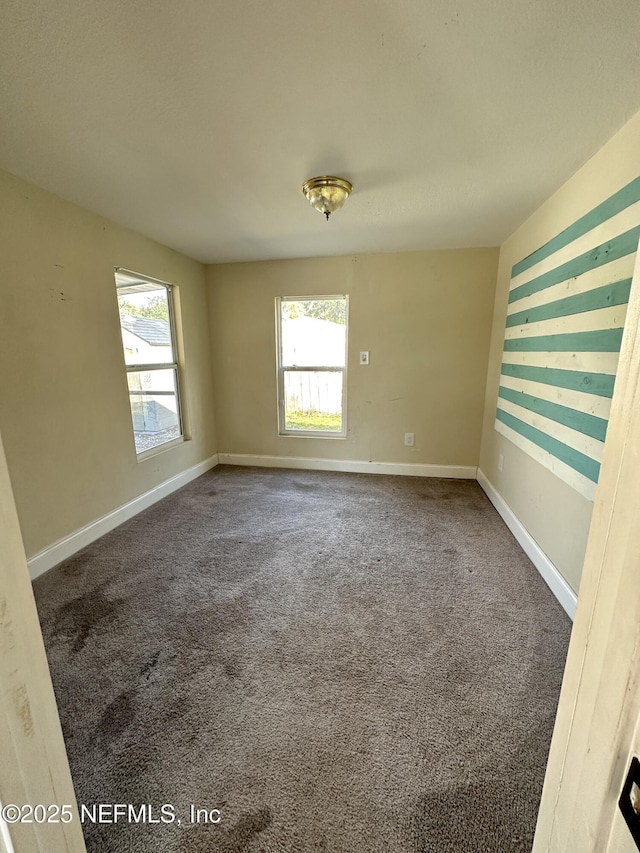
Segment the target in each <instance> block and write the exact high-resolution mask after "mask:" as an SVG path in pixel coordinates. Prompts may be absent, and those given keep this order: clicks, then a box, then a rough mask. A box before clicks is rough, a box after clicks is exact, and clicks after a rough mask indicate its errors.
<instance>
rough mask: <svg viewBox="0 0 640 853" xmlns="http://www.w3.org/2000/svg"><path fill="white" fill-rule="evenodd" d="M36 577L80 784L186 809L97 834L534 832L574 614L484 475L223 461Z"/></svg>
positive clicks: (330, 836) (137, 843)
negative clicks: (518, 537) (501, 510)
mask: <svg viewBox="0 0 640 853" xmlns="http://www.w3.org/2000/svg"><path fill="white" fill-rule="evenodd" d="M35 592H36V598H37V603H38V609H39V613H40V619H41V623H42V628H43V634H44V638H45V644H46V648H47V653H48V657H49V662H50V666H51V672H52V677H53V681H54V686H55V690H56V695H57V699H58V704H59V707H60V714H61V719H62V725H63V730H64V734H65V740H66V744H67V750H68V754H69V760H70V763H71V768H72V773H73V778H74V782H75V787H76V793H77V797H78V800H79V802H81V803H84V804H88V805H89V806H91V805H92V804H95V803H124V804H127V803H131V804H135V805H136V806H139V805H140V804H149V805H150V806H151V817H152V818H153V819H154V820H156V819H158V818H159V816H160V807H161V806H162V805H163V804H167V805H170V806H172V807H173V809H174V811H173V812H172V811H171V810H167V812H166V813H165V817H166V818H167V819H170V816H171V814H175V818H176V819H175V820H174V821H173V822H172V823H157V824H156V823H151V824H150V823H144V824H143V823H139V824H136V823H129V822H127V821H126V819H125V820H123V819H122V818H121V819H120V820H119V821H118V823H117V824H111V823H106V824H97V823H96V824H93V823H92V822H91V821H90V820H87V821H85V824H84V831H85V837H86V839H87V847H88V849H89V851H109V853H120V851H136V853H138V851H139V853H147V851H149V853H151V851H154V853H156V851H159V852H160V853H186V851H188V853H217V851H220V853H241V851H247V853H258V852H259V851H260V853H310V852H311V851H328V853H383V851H392V853H529V851H530V849H531V844H532V839H533V832H534V827H535V818H536V813H537V809H538V803H539V798H540V793H541V788H542V780H543V776H544V769H545V764H546V760H547V753H548V748H549V743H550V739H551V732H552V727H553V720H554V715H555V710H556V703H557V699H558V695H559V690H560V683H561V679H562V672H563V667H564V661H565V656H566V650H567V645H568V639H569V632H570V627H571V625H570V622H569V620H568V618H567V617H566V616H565V614H564V612H563V611H562V609H561V608H560V606H559V605H558V604H557V602H556V601H555V599H554V598H553V596H552V594H551V593H550V591H549V590H548V589H547V587H546V586H545V584H544V582H543V581H542V579H541V578H540V576H539V575H538V573H537V572H536V570H535V569H534V567H533V566H532V565H531V563H530V562H529V560H528V559H527V557H526V556H525V555H524V554H523V552H522V551H521V549H520V547H519V546H518V545H517V543H516V542H515V541H514V539H513V538H512V536H511V534H510V533H509V532H508V530H507V529H506V527H505V526H504V524H503V522H502V520H501V519H500V518H499V516H498V515H497V513H496V512H495V510H494V509H493V507H492V506H491V504H490V503H489V501H488V500H487V498H486V497H485V495H484V493H483V492H482V491H481V490H480V488H479V486H478V485H477V483H475V482H472V481H459V480H458V481H456V480H434V479H422V478H409V477H406V478H405V477H383V476H369V475H357V474H338V473H324V472H302V471H283V470H279V471H275V470H267V469H250V468H231V467H219V468H217V469H215V470H214V471H212V472H210V473H208V474H205V475H204V476H202V477H200V478H199V479H197V480H195V481H194V482H193V483H191V484H190V485H188V486H187V487H185V488H184V489H182V490H181V491H179V492H176V493H174V494H173V495H171V496H170V497H168V498H166V499H165V500H163V501H161V502H160V503H158V504H156V505H155V506H153V507H151V508H150V509H148V510H147V511H146V512H144V513H142V514H141V515H139V516H137V517H136V518H134V519H132V520H131V521H129V522H128V523H126V524H124V525H122V526H121V527H119V528H118V529H117V530H114V531H113V532H112V533H110V534H108V535H107V536H105V537H103V538H102V539H101V540H99V541H97V542H95V543H94V544H92V545H90V546H89V547H87V548H85V549H84V550H83V551H81V552H80V553H78V554H77V555H75V556H74V557H73V558H71V559H69V560H67V561H66V562H65V563H63V564H61V565H60V566H58V567H57V568H55V569H53V570H52V571H51V572H49V573H48V574H46V575H44V576H43V577H41V578H40V579H38V580H37V581H36V582H35ZM191 804H193V805H194V806H195V807H196V808H199V809H206V810H208V811H211V810H213V809H218V810H219V812H220V821H219V823H216V824H213V823H209V824H205V823H203V822H200V823H192V822H191V820H190V805H191ZM107 816H108V815H107ZM202 817H203V816H202ZM210 817H212V818H214V819H215V818H217V815H216V813H215V812H213V813H212V814H211V815H210ZM179 821H180V823H178V822H179Z"/></svg>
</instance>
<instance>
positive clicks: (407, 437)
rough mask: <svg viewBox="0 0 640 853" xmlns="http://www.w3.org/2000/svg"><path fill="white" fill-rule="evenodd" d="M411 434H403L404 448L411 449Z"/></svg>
mask: <svg viewBox="0 0 640 853" xmlns="http://www.w3.org/2000/svg"><path fill="white" fill-rule="evenodd" d="M413 437H414V436H413V433H412V432H405V434H404V446H405V447H413Z"/></svg>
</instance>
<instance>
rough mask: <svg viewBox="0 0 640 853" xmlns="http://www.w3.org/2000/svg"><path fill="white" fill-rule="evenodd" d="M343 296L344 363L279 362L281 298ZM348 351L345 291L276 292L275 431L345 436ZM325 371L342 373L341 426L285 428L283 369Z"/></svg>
mask: <svg viewBox="0 0 640 853" xmlns="http://www.w3.org/2000/svg"><path fill="white" fill-rule="evenodd" d="M328 299H343V300H344V303H345V331H344V367H334V366H327V365H302V366H300V365H293V364H283V361H282V304H283V303H284V302H313V301H314V300H328ZM348 353H349V296H348V295H347V294H345V293H340V294H331V295H322V296H276V378H277V392H278V396H277V406H278V435H281V436H295V437H296V438H337V439H345V438H346V437H347V358H348ZM313 371H317V372H325V371H326V372H328V373H342V429H341V431H340V432H337V431H335V430H309V429H287V428H286V425H285V424H286V418H285V408H284V403H285V400H284V376H285V373H286V372H301V373H309V372H313Z"/></svg>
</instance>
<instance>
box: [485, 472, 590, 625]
mask: <svg viewBox="0 0 640 853" xmlns="http://www.w3.org/2000/svg"><path fill="white" fill-rule="evenodd" d="M477 480H478V483H479V484H480V487H481V488H482V490H483V491H484V492H485V494H486V496H487V497H488V498H489V500H490V501H491V503H492V504H493V505H494V507H495V508H496V510H497V511H498V513H499V514H500V515H501V516H502V520H503V521H504V523H505V524H506V525H507V527H508V528H509V530H510V531H511V532H512V533H513V535H514V537H515V538H516V540H517V541H518V543H519V544H520V547H521V548H522V550H523V551H524V552H525V554H526V555H527V557H528V558H529V559H530V560H531V562H532V563H533V565H534V566H535V567H536V569H537V570H538V571H539V572H540V574H541V575H542V577H543V579H544V581H545V583H546V584H547V586H548V587H549V589H550V590H551V592H552V593H553V594H554V595H555V597H556V598H557V599H558V601H559V602H560V604H561V605H562V607H563V609H564V610H565V612H566V614H567V616H569V618H570V619H571V620H573V618H574V616H575V614H576V604H577V597H576V594H575V592H574V591H573V590H572V589H571V587H570V586H569V584H568V583H567V582H566V580H565V579H564V578H563V577H562V575H561V574H560V572H559V571H558V570H557V569H556V567H555V566H554V565H553V563H552V562H551V560H550V559H549V558H548V557H547V555H546V554H545V553H544V551H543V550H542V548H541V547H540V546H539V545H538V543H537V542H536V541H535V539H534V538H533V537H532V536H531V534H530V533H529V532H528V531H527V530H526V528H525V527H524V526H523V525H522V523H521V522H520V521H519V520H518V519H517V518H516V516H515V514H514V513H513V510H512V509H511V507H509V505H508V504H507V503H506V501H505V500H504V498H503V497H502V495H500V493H499V492H498V491H496V489H495V488H494V486H492V485H491V483H490V482H489V480H488V479H487V476H486V474H485V473H484V472H483V471H482V470H481V469H480V468H478V477H477Z"/></svg>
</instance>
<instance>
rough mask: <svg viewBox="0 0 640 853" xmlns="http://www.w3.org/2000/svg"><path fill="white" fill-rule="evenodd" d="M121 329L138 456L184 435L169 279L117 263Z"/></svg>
mask: <svg viewBox="0 0 640 853" xmlns="http://www.w3.org/2000/svg"><path fill="white" fill-rule="evenodd" d="M116 289H117V293H118V308H119V310H120V330H121V332H122V346H123V348H124V361H125V366H126V370H127V382H128V386H129V403H130V405H131V418H132V420H133V436H134V439H135V445H136V453H137V454H138V456H140V455H142V454H144V455H150V452H151V451H154V450H156V449H157V448H159V447H161V446H163V445H166V444H167V443H168V442H175V441H177V440H178V439H181V438H182V416H181V413H180V393H179V387H178V363H177V355H176V351H177V350H176V341H175V330H174V322H173V293H172V287H171V285H169V284H164V283H163V282H160V281H154V280H153V279H149V278H143V277H142V276H139V275H137V274H136V273H131V272H128V271H126V270H121V269H116Z"/></svg>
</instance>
